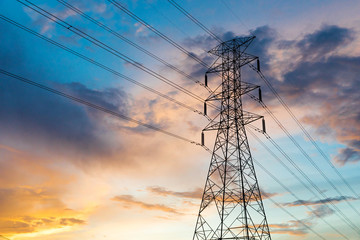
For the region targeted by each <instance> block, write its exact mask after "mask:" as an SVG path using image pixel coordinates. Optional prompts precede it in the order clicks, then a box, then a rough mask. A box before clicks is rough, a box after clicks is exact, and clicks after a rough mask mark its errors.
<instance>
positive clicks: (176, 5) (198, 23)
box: [168, 0, 223, 43]
mask: <svg viewBox="0 0 360 240" xmlns="http://www.w3.org/2000/svg"><path fill="white" fill-rule="evenodd" d="M168 1H169V3H171V4H172V5H173V6H174V7H175V8H177V9H178V10H179V11H180V12H182V13H183V14H184V15H185V16H186V17H188V18H189V19H190V20H191V21H192V22H194V23H195V24H196V25H198V26H199V27H200V28H201V29H202V30H204V31H205V32H206V33H207V34H209V35H210V36H211V37H213V38H214V39H215V40H216V41H218V42H219V43H223V40H221V38H219V37H218V36H217V35H216V34H215V33H213V32H212V31H210V30H209V29H208V28H207V27H206V26H205V25H204V24H202V23H201V22H200V21H199V20H197V19H196V18H195V17H194V16H192V15H191V14H190V13H189V12H188V11H186V10H185V9H184V8H183V7H181V6H180V5H179V4H177V3H176V2H175V1H174V0H168Z"/></svg>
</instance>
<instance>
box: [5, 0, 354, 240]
mask: <svg viewBox="0 0 360 240" xmlns="http://www.w3.org/2000/svg"><path fill="white" fill-rule="evenodd" d="M22 2H26V1H25V0H22ZM30 2H32V3H35V4H36V5H38V6H39V7H41V8H43V9H44V10H46V11H48V12H49V13H51V14H54V15H55V16H57V17H58V18H60V19H61V20H63V21H65V22H66V23H67V24H70V26H71V27H69V29H68V28H67V27H63V26H67V25H63V26H61V25H57V24H55V23H54V22H52V21H51V20H49V19H47V18H45V17H44V16H42V15H40V14H38V13H36V12H35V11H33V10H31V9H30V8H28V7H26V6H25V5H23V4H21V3H20V2H18V1H13V0H4V1H0V15H1V17H0V69H1V70H3V71H6V72H10V73H12V74H16V75H18V76H20V77H24V78H26V79H29V80H31V81H35V82H37V83H40V84H43V85H45V86H48V87H51V88H53V89H56V90H59V91H62V92H65V93H67V94H70V95H72V96H75V97H78V98H81V99H84V100H86V101H89V102H91V103H94V104H97V105H99V106H102V107H104V108H106V109H109V110H112V111H115V112H118V113H120V114H123V115H126V116H129V117H131V118H133V119H136V120H139V121H141V122H143V123H147V124H150V125H152V126H155V127H157V128H161V129H164V130H166V131H169V132H171V133H174V134H177V135H180V136H182V137H185V138H188V139H190V140H194V141H196V142H200V136H201V135H200V134H201V130H202V129H203V128H204V127H205V126H206V125H207V123H208V120H207V119H206V118H205V117H204V116H202V115H200V114H197V113H195V112H193V111H191V110H189V109H186V108H183V107H181V106H179V105H177V104H174V103H173V102H171V101H168V100H166V99H165V98H162V97H160V96H159V95H156V94H154V93H153V92H149V91H147V90H146V89H144V88H141V87H139V86H138V85H135V84H133V83H131V82H129V81H126V80H125V79H124V78H121V77H119V76H118V75H116V74H114V71H116V72H118V73H120V74H123V75H125V76H127V77H130V78H131V79H134V80H135V81H137V82H139V83H141V84H144V85H146V86H148V87H150V88H152V89H154V90H156V91H158V92H160V93H161V94H165V95H167V96H170V97H171V98H173V99H176V100H177V101H180V102H182V103H185V104H186V105H188V106H191V107H192V108H195V109H197V110H198V111H202V108H203V104H202V103H201V102H199V101H197V100H195V99H193V98H191V97H189V96H188V95H186V94H184V93H183V92H180V91H178V90H177V89H175V88H173V87H171V86H169V85H167V84H165V83H164V82H162V81H159V79H156V78H154V77H153V76H151V75H149V74H148V73H146V72H144V71H142V70H140V69H139V68H137V67H134V66H133V65H131V64H129V63H127V62H125V61H123V60H121V59H120V58H119V57H116V56H114V55H112V54H110V53H109V52H107V51H105V50H104V49H101V48H99V47H98V46H96V45H94V44H93V43H91V42H89V41H87V40H86V39H84V38H81V37H80V36H78V35H76V34H74V33H73V32H71V31H70V30H71V29H74V28H78V29H80V30H81V31H83V32H84V33H86V34H88V35H89V36H91V37H93V38H95V39H97V40H99V41H101V42H103V43H105V44H107V45H108V46H111V47H112V48H113V49H115V50H116V51H118V52H120V53H121V54H124V55H126V56H128V57H130V58H131V59H133V60H134V61H135V62H136V63H139V65H141V66H145V67H147V68H148V69H151V70H153V71H154V72H156V73H159V74H161V75H162V76H164V77H166V78H167V79H170V80H171V81H173V82H175V83H177V84H178V85H180V86H182V87H183V88H185V89H188V90H189V91H191V92H193V93H195V94H197V95H199V96H201V97H202V98H207V96H208V94H209V93H208V91H207V90H206V89H205V88H203V87H202V86H200V85H199V84H196V83H194V82H193V81H191V80H189V79H187V78H185V77H184V76H183V75H181V74H179V73H178V72H176V71H173V70H172V69H170V68H169V67H167V66H165V65H164V64H162V63H161V62H159V61H157V60H155V59H153V58H151V57H150V56H148V55H146V54H144V53H143V52H141V51H139V50H138V49H136V48H135V47H133V46H131V45H129V44H128V43H126V42H124V41H123V40H121V39H120V38H119V37H116V36H115V35H114V34H111V33H109V32H107V31H105V30H104V29H103V28H101V27H99V26H97V25H95V24H94V23H93V22H91V21H89V20H88V19H85V18H84V17H82V16H80V15H79V14H77V13H76V12H74V11H72V10H71V9H69V8H67V7H65V6H64V5H63V4H61V1H57V0H48V1H45V0H36V1H35V0H31V1H30ZM66 2H68V3H70V4H72V5H73V6H75V7H76V8H78V9H80V10H81V11H82V12H84V13H85V14H87V15H88V16H91V17H92V18H93V19H96V20H97V21H99V22H100V23H102V24H104V25H105V26H106V27H107V28H108V29H111V30H112V31H114V32H115V33H117V34H121V36H123V37H124V38H126V39H129V40H131V41H133V42H134V43H136V44H138V45H139V46H141V47H142V48H144V49H146V50H147V51H149V52H150V53H152V54H154V55H156V56H157V57H159V58H161V59H163V60H164V61H166V62H167V63H168V64H171V65H172V66H175V67H176V68H177V69H180V70H181V71H183V72H185V73H186V74H188V75H190V76H191V77H192V78H193V79H196V80H198V81H201V82H202V81H203V80H204V73H205V72H206V70H207V69H206V68H204V67H203V66H202V65H200V64H199V63H197V62H196V61H194V60H193V59H192V58H191V57H190V56H189V55H185V54H184V53H182V52H181V51H179V50H178V49H176V48H175V47H173V46H172V45H170V44H169V43H168V42H166V41H164V40H163V39H162V38H160V37H159V36H157V35H155V34H154V33H153V32H151V31H150V30H149V29H147V28H146V27H145V26H143V25H141V24H140V23H139V22H137V21H135V20H134V19H132V18H131V17H129V16H128V15H126V14H125V13H124V12H122V11H121V10H119V9H117V8H116V7H115V6H114V5H113V4H111V3H110V2H109V1H107V0H96V1H95V0H88V1H85V0H68V1H66ZM119 2H121V4H123V5H125V6H126V7H127V8H128V9H129V10H131V11H132V12H133V13H135V14H136V15H137V16H139V17H140V18H142V19H143V20H145V21H146V22H147V23H148V24H150V25H151V26H153V27H154V28H156V29H157V30H158V31H160V32H161V33H163V34H164V35H166V36H167V37H169V38H170V39H172V40H173V41H174V42H176V43H177V44H179V45H180V46H182V47H183V48H184V49H186V50H187V51H189V52H190V53H192V54H194V55H196V56H197V57H198V58H200V59H202V60H203V61H204V62H206V63H207V64H209V65H211V64H212V62H213V60H214V58H213V56H211V55H209V54H208V53H207V51H209V50H210V49H212V48H214V47H215V46H216V45H217V44H218V42H217V41H216V40H214V39H213V38H212V37H210V36H209V35H207V34H206V33H205V32H204V31H203V30H202V29H201V28H199V26H197V25H195V24H194V23H193V22H192V21H190V20H189V19H188V18H187V17H186V16H184V15H183V14H182V13H181V12H179V11H178V10H177V9H176V8H175V7H174V6H173V5H171V4H170V3H169V2H168V1H167V0H140V1H137V0H126V1H119ZM176 2H177V3H178V4H179V5H181V6H182V7H183V8H184V9H186V10H187V11H188V12H190V13H191V14H192V15H193V16H194V17H196V18H197V19H198V20H199V21H200V22H201V23H203V24H204V25H205V26H206V27H207V28H209V29H210V30H211V31H212V32H214V33H215V34H216V35H217V36H219V37H220V38H221V39H222V40H224V41H225V40H230V39H232V38H234V37H236V36H248V35H250V34H251V35H255V36H256V39H255V40H254V42H253V43H252V44H251V46H250V47H249V49H248V50H247V51H248V53H250V54H253V55H255V56H258V57H259V58H260V61H261V69H262V72H263V74H264V75H265V76H266V77H267V79H268V80H269V81H270V82H271V83H272V85H273V86H274V88H275V89H276V91H277V92H278V93H279V94H280V96H281V97H282V98H283V99H284V101H285V102H286V103H287V104H288V105H289V107H290V108H291V110H292V112H293V113H294V114H295V115H296V117H297V119H299V120H300V122H301V123H302V124H303V126H304V127H305V128H306V130H307V131H308V132H309V133H310V134H311V136H312V137H313V138H314V139H315V141H316V143H317V145H318V146H319V147H320V148H321V149H322V151H323V152H324V153H325V155H326V157H327V158H328V159H330V160H331V162H332V164H333V166H334V167H332V165H331V164H328V163H327V162H326V160H325V159H324V157H323V156H322V155H321V154H320V152H319V151H317V149H316V148H315V147H314V145H313V144H312V143H311V142H310V141H309V139H307V138H306V137H305V135H304V133H303V132H302V131H301V129H300V128H299V127H298V126H297V125H296V123H295V122H294V120H293V119H292V118H291V117H290V115H289V114H288V113H287V112H286V110H285V109H284V107H283V106H282V105H281V104H280V103H279V101H278V100H277V99H276V97H275V96H274V95H273V94H272V92H271V91H270V90H269V88H268V87H267V86H266V84H265V83H264V82H263V81H262V80H261V79H260V78H259V77H258V76H257V75H256V74H255V72H254V71H250V70H249V69H248V68H247V69H246V70H244V72H243V80H244V81H247V82H250V83H253V84H257V85H261V87H262V90H263V101H264V102H265V104H266V105H267V106H268V107H269V108H270V109H271V111H272V112H273V113H274V114H275V115H276V117H277V118H278V119H279V120H280V121H281V123H282V124H283V125H284V126H285V127H286V128H287V130H288V131H289V132H290V133H291V134H292V136H293V137H294V139H296V141H297V142H298V143H299V144H300V145H301V147H302V148H303V149H304V150H305V151H306V153H307V154H308V156H309V157H310V159H312V160H313V161H314V162H315V163H316V166H318V168H320V169H321V171H322V172H323V173H324V174H325V176H326V177H327V179H328V181H327V180H325V178H324V177H323V176H321V174H320V173H319V172H318V171H317V170H316V169H315V168H314V167H313V166H312V165H311V163H310V162H309V161H308V159H307V158H306V157H305V156H304V155H303V154H302V153H301V152H300V151H299V149H298V148H297V147H296V146H295V145H294V144H293V143H292V142H291V141H290V140H289V138H288V137H287V136H286V135H285V134H284V133H283V132H282V131H281V129H280V128H279V127H278V126H277V124H276V123H275V122H274V121H273V120H272V119H271V117H270V116H269V115H268V114H267V113H266V112H265V111H264V110H263V109H262V108H261V106H260V105H259V104H258V103H256V102H254V101H252V100H251V99H250V98H249V97H245V98H244V108H245V110H248V111H251V112H254V113H257V114H259V115H263V116H264V117H265V120H266V127H267V132H268V134H269V135H270V136H271V137H272V139H274V140H275V142H276V143H277V144H279V145H280V146H281V148H282V149H284V151H285V152H286V153H287V154H288V155H289V157H290V158H291V159H292V160H293V161H294V162H295V163H296V164H297V165H298V166H299V167H300V168H301V169H302V170H303V171H304V172H305V173H306V175H307V176H308V178H309V179H311V180H312V181H313V182H314V183H315V184H316V186H317V187H318V188H319V189H320V192H321V193H323V195H322V196H320V198H318V197H316V196H314V194H312V192H311V191H309V190H308V189H309V188H310V189H313V188H312V186H310V184H308V182H307V181H306V180H304V182H305V183H306V187H305V186H304V185H302V184H301V183H300V182H299V181H298V180H297V179H296V178H295V177H294V176H293V175H291V173H289V172H288V171H287V170H286V169H285V168H284V167H283V166H282V165H281V164H280V163H279V162H278V161H277V160H276V159H275V158H274V157H273V156H272V155H271V154H270V153H268V152H267V151H266V150H265V148H264V147H263V146H262V145H261V144H259V142H257V141H256V139H255V138H254V137H253V135H252V134H250V133H249V134H248V137H249V143H250V146H251V150H252V154H253V157H254V159H255V162H254V165H255V170H256V174H257V178H258V181H259V186H260V189H261V191H262V192H263V193H264V195H263V198H264V199H263V203H264V207H265V211H266V215H267V219H268V223H269V227H270V231H271V236H272V239H275V240H282V239H295V240H297V239H299V240H300V239H309V240H310V239H321V238H320V237H319V236H317V235H316V234H318V235H320V236H321V237H323V238H324V239H330V240H335V239H346V238H347V239H351V240H355V239H360V229H359V228H360V221H359V219H360V217H359V215H358V212H360V199H359V194H360V167H359V165H360V107H359V105H360V77H359V76H360V17H359V16H360V15H359V12H360V1H356V0H354V1H350V0H349V1H346V3H344V2H343V1H332V0H329V1H320V0H317V1H316V0H313V1H274V0H271V1H236V0H208V1H200V0H186V1H179V0H177V1H176ZM5 18H6V19H11V20H12V21H14V22H16V23H18V24H21V25H23V26H24V27H26V28H28V29H31V30H33V31H35V32H37V33H38V34H41V35H42V36H44V37H46V38H47V39H49V40H53V41H56V42H58V43H60V44H61V45H62V46H64V47H66V48H67V49H72V50H73V51H76V52H78V53H80V54H82V55H83V56H85V57H87V58H88V59H91V61H96V62H97V63H100V64H102V66H106V67H107V68H108V69H111V70H110V71H106V70H105V69H104V68H101V67H99V66H96V65H95V64H92V63H90V62H89V61H85V60H84V59H83V58H81V57H78V56H75V55H74V54H71V53H69V52H68V51H66V50H64V49H62V48H60V47H59V46H55V45H54V44H50V43H49V42H47V41H45V40H44V39H41V38H39V37H36V36H35V35H33V34H31V33H29V32H26V31H24V30H23V29H20V28H19V27H17V26H15V25H13V24H10V23H9V22H7V21H5V20H4V19H5ZM111 71H112V72H113V73H111ZM219 83H220V82H219V79H216V77H211V78H209V86H210V87H211V88H212V89H215V88H216V87H217V86H218V84H219ZM214 114H215V111H210V113H209V115H210V116H214ZM254 125H255V126H257V127H259V126H260V123H254ZM249 131H250V130H249ZM252 132H253V133H254V134H255V135H256V136H257V137H258V138H260V139H261V140H262V141H263V142H264V143H265V144H266V145H267V146H268V147H269V148H270V149H271V150H272V151H273V152H274V153H275V154H276V155H277V156H278V157H279V158H280V159H281V160H282V161H283V162H284V163H285V164H286V165H287V166H288V167H289V168H290V169H292V170H293V171H294V172H295V174H296V175H297V176H298V178H300V179H303V176H302V175H301V174H300V173H299V172H297V171H296V170H295V168H294V167H293V166H291V164H290V163H289V162H288V161H287V160H286V158H285V157H284V156H283V155H281V153H280V152H279V151H277V150H276V148H274V147H273V146H272V145H271V143H270V142H269V141H268V140H267V139H266V138H265V137H264V136H263V135H262V134H260V133H258V132H255V131H252ZM213 142H214V133H206V135H205V143H206V145H207V147H209V148H210V149H212V147H213ZM210 158H211V155H210V154H209V153H208V152H206V151H205V150H204V149H203V148H201V147H199V146H196V145H195V144H190V143H188V142H184V141H182V140H179V139H177V138H173V137H171V136H168V135H165V134H163V133H160V132H156V131H153V130H151V129H148V128H145V127H143V126H139V125H137V124H135V123H131V122H127V121H124V120H121V119H119V118H116V117H114V116H111V115H109V114H106V113H104V112H101V111H98V110H96V109H92V108H89V107H86V106H83V105H81V104H79V103H75V102H73V101H71V100H69V99H66V98H64V97H61V96H58V95H55V94H52V93H50V92H48V91H45V90H43V89H40V88H37V87H35V86H33V85H29V84H26V83H24V82H21V81H19V80H16V79H14V78H11V77H9V76H5V75H4V74H0V239H11V240H35V239H36V240H60V239H61V240H63V239H64V240H75V239H94V240H98V239H109V240H115V239H116V240H122V239H130V240H132V239H134V240H136V239H148V240H155V239H156V240H165V239H172V240H185V239H188V240H189V239H192V237H193V233H194V229H195V223H196V217H197V214H198V210H199V205H200V202H201V195H202V191H203V187H204V184H205V180H206V174H207V171H208V168H209V164H210ZM257 162H258V163H260V164H261V166H263V167H264V168H265V169H266V171H264V169H262V167H261V166H260V165H258V164H257ZM334 169H335V170H334ZM336 170H337V171H338V172H339V173H340V174H341V176H342V177H343V178H344V179H345V181H343V180H342V179H341V178H340V177H339V174H337V173H336ZM267 172H270V173H271V174H272V175H273V176H275V177H276V178H277V179H279V181H280V182H281V183H282V184H283V185H285V186H286V187H287V188H288V189H290V190H291V191H292V192H293V193H294V194H295V195H296V196H297V197H298V198H294V196H293V195H292V194H291V193H290V192H289V191H287V190H286V189H284V188H283V187H282V186H281V185H279V183H278V182H276V181H275V180H274V179H273V178H272V177H271V176H270V175H269V174H268V173H267ZM329 181H330V182H331V183H332V184H333V186H332V185H331V184H329ZM348 185H349V186H350V187H351V188H352V189H353V190H355V192H356V195H355V194H354V193H353V192H352V191H351V190H350V188H349V186H348ZM336 189H337V190H338V191H339V192H340V193H341V194H339V192H338V191H336ZM312 191H314V190H312ZM268 197H271V199H269V198H268ZM271 200H272V201H271ZM273 201H275V202H276V203H277V204H278V205H276V204H275V203H274V202H273ZM329 202H332V203H333V204H334V206H335V207H334V206H331V205H329V204H326V203H329ZM280 206H281V207H282V208H283V209H285V210H286V211H287V212H288V213H290V214H291V215H293V216H295V217H296V219H294V218H293V217H292V216H291V215H289V214H288V213H287V212H285V211H284V210H283V209H282V208H281V207H280ZM319 216H321V217H322V219H320V218H319ZM343 216H345V217H346V219H347V220H346V221H344V220H343V218H344V217H343ZM324 220H325V221H324ZM325 222H326V223H328V224H326V223H325ZM302 223H304V224H306V225H307V226H308V228H306V227H304V225H302ZM331 226H332V227H331ZM309 228H310V229H311V230H313V231H311V230H309ZM339 232H340V233H341V234H342V235H343V236H341V235H340V234H339Z"/></svg>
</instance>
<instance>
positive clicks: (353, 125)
mask: <svg viewBox="0 0 360 240" xmlns="http://www.w3.org/2000/svg"><path fill="white" fill-rule="evenodd" d="M353 39H354V32H353V31H352V30H351V29H347V28H341V27H338V26H323V27H322V28H320V29H319V30H317V31H315V32H314V33H311V34H308V35H305V36H304V38H303V39H300V40H299V41H292V42H288V43H287V44H288V45H289V46H291V47H292V48H294V49H297V54H298V55H297V56H296V57H295V58H298V59H300V60H299V61H298V62H294V63H293V65H292V67H291V68H290V69H291V70H290V71H286V72H285V73H284V75H283V81H277V80H275V79H272V78H271V77H270V80H271V82H272V83H273V85H274V86H275V88H276V89H278V92H279V93H280V94H281V95H282V96H283V97H284V98H285V100H286V102H287V103H290V105H291V106H299V107H309V110H310V109H311V110H314V109H318V111H317V112H312V111H309V112H308V113H305V114H304V115H305V116H304V117H303V118H302V119H301V120H302V122H304V123H305V124H307V125H310V126H313V127H314V129H315V130H314V131H315V133H316V134H317V135H319V136H322V137H331V138H334V137H335V138H336V139H337V141H338V142H339V143H342V144H344V145H345V147H344V148H343V149H339V153H338V155H336V156H334V158H333V160H334V162H336V163H337V164H338V165H340V166H341V165H344V164H346V163H355V162H358V161H360V138H359V134H360V124H359V123H360V121H359V119H360V117H359V116H360V109H359V108H358V107H357V106H358V105H359V104H360V95H359V94H358V93H359V91H360V78H359V76H360V68H359V67H358V66H360V56H346V55H340V54H339V51H340V50H341V48H342V47H345V46H347V45H348V44H350V43H351V41H352V40H353ZM285 45H286V44H285ZM295 58H294V59H295ZM268 97H270V99H271V98H273V97H271V96H267V97H266V99H269V98H268Z"/></svg>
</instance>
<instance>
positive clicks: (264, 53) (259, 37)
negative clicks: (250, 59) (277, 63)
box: [247, 25, 278, 69]
mask: <svg viewBox="0 0 360 240" xmlns="http://www.w3.org/2000/svg"><path fill="white" fill-rule="evenodd" d="M250 32H251V34H252V35H254V36H256V38H255V39H254V41H253V43H252V44H251V45H250V46H249V49H248V50H247V52H249V53H250V54H252V55H255V56H258V57H259V58H260V60H261V68H262V69H264V68H268V64H269V60H270V57H271V56H270V54H269V49H270V48H271V46H272V44H273V43H274V42H275V40H277V37H278V34H277V32H276V30H275V29H273V28H271V27H269V26H267V25H265V26H261V27H258V28H256V29H255V30H252V31H250Z"/></svg>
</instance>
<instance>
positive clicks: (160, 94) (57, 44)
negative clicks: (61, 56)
mask: <svg viewBox="0 0 360 240" xmlns="http://www.w3.org/2000/svg"><path fill="white" fill-rule="evenodd" d="M0 19H2V20H4V21H6V22H8V23H10V24H12V25H14V26H16V27H18V28H20V29H22V30H24V31H27V32H28V33H31V34H32V35H34V36H36V37H38V38H41V39H43V40H45V41H47V42H49V43H51V44H53V45H55V46H57V47H59V48H61V49H63V50H65V51H67V52H69V53H71V54H73V55H75V56H77V57H80V58H82V59H84V60H85V61H87V62H89V63H91V64H94V65H96V66H98V67H100V68H102V69H104V70H106V71H108V72H110V73H112V74H114V75H116V76H117V77H120V78H122V79H124V80H126V81H129V82H131V83H133V84H135V85H137V86H139V87H142V88H144V89H146V90H148V91H149V92H152V93H154V94H156V95H158V96H160V97H162V98H164V99H166V100H168V101H170V102H173V103H175V104H177V105H179V106H181V107H184V108H187V109H189V110H191V111H193V112H196V113H198V114H200V115H204V113H202V112H200V111H198V110H197V109H195V108H193V107H190V106H188V105H186V104H184V103H182V102H179V101H177V100H175V99H173V98H171V97H169V96H167V95H166V94H162V93H160V92H159V91H157V90H155V89H153V88H150V87H148V86H146V85H144V84H142V83H140V82H138V81H136V80H134V79H132V78H130V77H128V76H125V75H123V74H121V73H119V72H118V71H115V70H114V69H112V68H109V67H107V66H105V65H103V64H101V63H99V62H97V61H95V60H93V59H91V58H89V57H86V56H85V55H82V54H81V53H79V52H76V51H74V50H72V49H70V48H68V47H66V46H64V45H62V44H60V43H58V42H56V41H54V40H52V39H50V38H47V37H45V36H44V35H42V34H40V33H37V32H35V31H33V30H31V29H29V28H27V27H25V26H23V25H21V24H19V23H17V22H15V21H13V20H11V19H9V18H7V17H5V16H3V15H0Z"/></svg>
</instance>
